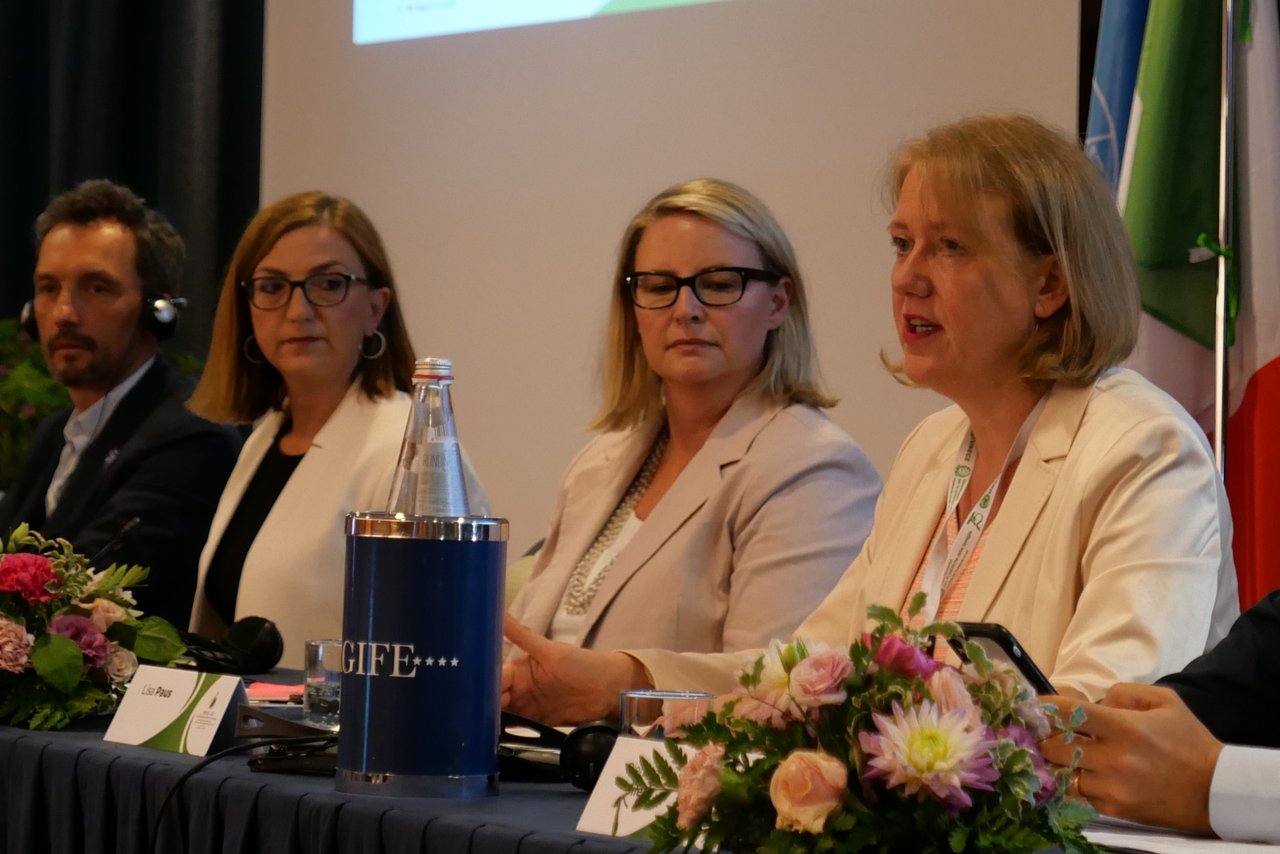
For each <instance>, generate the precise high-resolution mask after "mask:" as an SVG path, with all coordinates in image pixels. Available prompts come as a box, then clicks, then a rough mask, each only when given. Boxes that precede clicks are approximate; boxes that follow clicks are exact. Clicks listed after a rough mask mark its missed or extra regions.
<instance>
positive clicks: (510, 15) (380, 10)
mask: <svg viewBox="0 0 1280 854" xmlns="http://www.w3.org/2000/svg"><path fill="white" fill-rule="evenodd" d="M723 2H727V0H355V10H354V14H353V16H352V17H353V21H352V41H354V42H355V43H356V44H374V43H376V42H390V41H400V40H402V39H421V38H427V37H428V36H445V35H452V34H455V33H469V32H473V31H475V30H496V29H500V28H502V27H524V26H528V25H530V24H549V23H551V22H553V21H572V20H575V19H578V18H594V17H596V16H597V15H612V14H616V13H618V12H639V11H642V10H645V9H660V8H664V7H668V6H693V5H695V4H697V3H723Z"/></svg>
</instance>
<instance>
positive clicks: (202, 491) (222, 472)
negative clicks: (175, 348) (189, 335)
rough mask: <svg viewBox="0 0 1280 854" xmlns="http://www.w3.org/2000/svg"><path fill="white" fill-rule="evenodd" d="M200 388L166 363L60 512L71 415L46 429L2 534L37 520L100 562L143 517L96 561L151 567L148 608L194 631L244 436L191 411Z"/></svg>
mask: <svg viewBox="0 0 1280 854" xmlns="http://www.w3.org/2000/svg"><path fill="white" fill-rule="evenodd" d="M190 392H191V382H190V381H189V380H187V379H185V378H183V377H181V376H179V375H178V374H177V373H176V372H175V371H174V370H173V369H172V368H170V367H169V365H168V364H166V363H165V362H164V360H163V359H162V358H160V357H159V356H157V357H156V360H155V362H154V363H153V364H152V365H151V367H150V368H149V369H148V370H147V372H146V373H145V374H143V375H142V377H141V379H139V380H138V383H137V384H136V385H135V386H134V387H133V388H132V389H130V390H129V393H128V394H126V395H125V396H124V398H123V399H122V400H121V401H120V404H119V406H117V407H116V410H115V412H113V413H112V415H111V418H110V419H109V420H108V421H107V423H106V424H105V425H104V426H103V427H102V429H101V431H100V432H99V433H98V435H97V436H96V437H94V439H93V441H92V442H90V443H89V446H88V447H87V448H85V450H84V453H83V454H82V455H81V457H80V460H79V462H77V464H76V467H75V469H74V470H73V471H72V472H71V475H70V476H69V477H68V478H67V482H66V486H65V487H64V489H63V491H62V497H61V498H60V499H59V501H58V505H57V506H56V507H55V508H54V511H53V514H52V515H51V516H49V517H48V518H46V517H45V511H44V497H45V493H46V492H47V491H48V489H49V483H50V481H52V480H53V472H54V469H56V468H57V465H58V458H59V456H61V454H62V446H63V438H62V428H63V427H64V426H65V425H66V423H67V419H68V418H70V417H71V410H70V408H68V409H65V410H63V411H61V412H56V413H54V414H53V415H50V416H49V417H48V418H46V419H45V420H44V421H43V422H42V423H41V424H40V426H39V427H38V428H37V430H36V434H35V437H34V439H33V440H32V443H31V448H30V449H29V450H28V451H27V457H26V459H25V460H24V461H23V464H22V470H21V471H20V472H19V473H18V477H17V479H16V480H15V481H14V483H13V485H12V487H11V488H10V489H9V490H8V491H7V492H6V493H5V496H4V499H3V500H0V533H3V534H4V536H6V537H7V536H8V534H9V532H10V531H12V530H13V528H15V527H17V526H18V525H19V524H20V523H22V522H27V523H29V524H30V525H31V527H32V528H34V529H36V530H38V531H39V532H40V533H41V534H43V535H45V536H46V537H65V538H66V539H68V540H70V541H71V542H72V543H73V544H74V545H75V547H76V549H77V551H80V552H81V553H83V554H85V555H87V556H89V557H93V556H94V555H96V554H97V553H98V552H99V551H101V550H102V549H103V548H105V547H108V546H110V544H111V541H112V540H113V539H115V538H116V535H117V534H118V533H119V532H120V530H121V529H122V528H123V527H124V526H125V524H126V522H128V521H129V520H130V519H132V518H133V517H135V516H136V517H137V518H138V524H137V525H136V526H135V527H134V528H133V529H132V530H131V531H130V532H129V533H128V534H127V535H126V536H125V537H124V538H123V539H122V540H121V541H120V542H119V544H118V545H115V546H110V548H109V550H108V551H107V552H106V553H104V554H102V556H101V557H100V558H99V559H97V560H95V565H96V567H97V568H99V569H104V568H106V566H107V565H109V564H111V563H131V564H133V563H136V564H141V565H142V566H145V567H149V568H150V569H151V576H150V577H149V578H148V579H147V581H146V583H145V586H139V587H137V588H135V589H134V591H133V592H134V595H135V596H137V599H138V607H139V608H141V609H142V610H143V611H144V612H146V613H147V614H156V615H159V616H161V617H164V618H165V619H167V620H169V621H170V622H172V623H173V624H174V625H175V626H177V627H178V628H182V629H185V628H186V626H187V622H188V620H189V619H190V614H191V602H192V600H193V599H194V597H195V589H196V566H197V564H198V562H199V559H200V550H201V548H203V546H204V541H205V537H206V535H207V534H208V532H209V522H210V520H212V519H213V511H214V509H215V508H216V507H217V506H218V496H219V495H221V494H222V487H223V485H224V484H225V483H226V481H227V476H228V475H229V474H230V473H231V467H232V466H233V465H234V464H235V460H236V455H237V454H238V453H239V450H240V436H239V434H238V433H237V432H236V431H234V430H233V429H231V428H229V427H222V426H218V425H215V424H211V423H209V422H208V421H205V420H204V419H202V418H198V417H196V416H195V415H192V414H191V413H190V412H188V411H187V409H186V406H185V405H184V401H185V400H186V398H187V395H188V394H190Z"/></svg>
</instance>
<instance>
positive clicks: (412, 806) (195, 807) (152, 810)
mask: <svg viewBox="0 0 1280 854" xmlns="http://www.w3.org/2000/svg"><path fill="white" fill-rule="evenodd" d="M105 729H106V723H105V721H95V722H89V723H81V724H77V725H73V726H72V727H71V728H69V729H67V730H64V731H62V732H57V733H33V732H29V731H27V730H24V729H15V728H13V727H0V804H2V805H3V810H2V811H0V854H3V852H7V853H8V854H33V852H44V851H49V852H55V853H56V854H62V852H99V851H124V852H145V851H149V850H154V851H162V852H177V851H190V852H194V854H204V853H205V852H235V854H239V852H253V851H263V852H273V854H289V852H299V854H304V852H305V854H323V852H362V853H363V852H372V854H378V852H387V854H413V853H416V852H471V851H474V852H521V854H552V852H563V851H573V852H575V854H587V853H588V852H601V854H608V853H609V852H639V851H644V850H646V849H647V846H645V845H643V844H640V843H638V842H636V841H634V840H620V839H611V838H609V837H605V836H596V835H593V834H581V833H577V832H576V831H575V830H574V826H575V825H576V824H577V821H578V817H579V815H580V814H581V812H582V808H583V806H584V805H585V804H586V795H585V794H584V793H582V792H579V791H577V790H576V789H573V788H572V787H570V786H568V785H539V784H533V783H503V784H502V786H501V794H500V795H498V796H497V797H490V798H481V799H476V800H467V801H464V800H444V799H427V798H386V797H372V796H363V795H347V794H341V793H339V792H335V791H334V789H333V780H332V779H331V778H328V777H308V776H299V775H286V774H265V773H257V772H253V771H250V770H249V768H248V766H247V765H246V756H244V755H238V756H231V757H227V758H224V759H219V760H217V761H216V762H214V763H213V764H212V765H210V766H209V767H208V768H205V769H203V770H201V771H199V772H197V773H196V774H195V776H193V777H191V778H190V779H188V780H187V781H186V782H185V783H184V784H183V785H182V788H181V793H180V796H179V797H177V798H175V799H174V800H172V801H171V802H170V803H169V805H168V806H167V807H166V808H165V811H164V815H163V820H162V821H161V824H160V828H159V837H158V839H157V840H155V844H154V847H153V848H149V847H148V840H149V836H148V834H149V830H150V828H152V827H153V826H154V825H155V821H156V816H157V813H158V810H159V808H160V804H161V802H162V801H163V800H164V797H165V794H166V792H168V791H169V789H170V788H171V787H172V786H173V784H174V783H175V782H176V781H177V780H178V778H179V776H181V775H182V773H183V772H184V771H186V770H187V769H189V768H190V767H191V766H192V765H194V764H195V763H196V762H197V761H198V760H197V759H196V758H194V757H188V756H182V755H178V754H173V753H166V752H163V751H158V750H152V749H149V748H143V747H128V746H124V745H118V744H111V743H107V742H104V741H102V733H103V732H104V731H105Z"/></svg>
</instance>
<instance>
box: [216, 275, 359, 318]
mask: <svg viewBox="0 0 1280 854" xmlns="http://www.w3.org/2000/svg"><path fill="white" fill-rule="evenodd" d="M352 282H364V283H365V284H368V283H369V282H368V280H367V279H365V278H364V277H362V276H353V275H351V274H350V273H314V274H312V275H310V276H307V277H306V278H305V279H286V278H284V277H283V276H260V277H258V278H256V279H246V280H245V281H243V282H241V283H240V287H242V288H244V289H245V290H246V291H248V292H249V302H250V303H252V304H253V307H254V308H258V309H261V310H263V311H275V310H276V309H277V308H284V307H285V306H286V305H288V304H289V300H291V299H293V290H294V288H302V295H303V296H304V297H306V298H307V302H309V303H311V304H312V305H314V306H315V307H317V308H329V307H331V306H335V305H337V304H338V303H340V302H342V301H343V300H344V299H346V298H347V292H348V291H350V290H351V283H352Z"/></svg>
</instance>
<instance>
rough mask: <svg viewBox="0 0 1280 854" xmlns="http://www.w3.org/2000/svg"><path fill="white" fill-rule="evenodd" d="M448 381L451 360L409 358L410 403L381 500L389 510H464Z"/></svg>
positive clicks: (450, 380)
mask: <svg viewBox="0 0 1280 854" xmlns="http://www.w3.org/2000/svg"><path fill="white" fill-rule="evenodd" d="M452 384H453V362H452V361H451V360H449V359H438V358H431V357H428V358H425V359H418V361H417V362H415V363H414V367H413V408H412V409H411V410H410V412H409V423H408V424H407V425H406V426H405V431H404V442H403V443H402V444H401V445H400V460H399V462H397V463H396V473H395V478H394V479H393V480H392V482H391V495H390V496H389V497H388V499H387V510H389V511H390V512H392V513H407V514H413V515H416V516H466V515H468V510H469V507H468V503H467V486H466V481H465V479H464V478H463V474H462V452H461V450H460V448H459V446H458V431H457V428H456V427H455V426H454V423H453V405H452V403H450V401H449V386H450V385H452Z"/></svg>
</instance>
